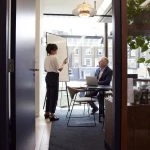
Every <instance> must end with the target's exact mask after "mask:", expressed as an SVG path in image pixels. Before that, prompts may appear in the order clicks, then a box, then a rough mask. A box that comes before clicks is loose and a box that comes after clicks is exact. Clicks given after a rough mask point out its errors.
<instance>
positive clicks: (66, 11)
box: [42, 0, 112, 22]
mask: <svg viewBox="0 0 150 150" xmlns="http://www.w3.org/2000/svg"><path fill="white" fill-rule="evenodd" d="M83 2H84V0H42V12H43V14H47V15H50V16H52V15H56V14H59V16H61V15H62V16H69V15H72V10H73V9H75V8H76V7H77V5H78V4H81V3H83ZM86 2H87V3H89V4H91V5H92V7H94V0H86ZM96 10H97V14H96V15H97V16H99V21H98V22H111V21H112V17H110V16H109V17H103V16H100V15H112V5H111V0H96Z"/></svg>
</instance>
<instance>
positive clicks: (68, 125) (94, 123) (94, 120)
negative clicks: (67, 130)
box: [67, 101, 96, 127]
mask: <svg viewBox="0 0 150 150" xmlns="http://www.w3.org/2000/svg"><path fill="white" fill-rule="evenodd" d="M74 103H75V101H73V104H72V108H71V110H70V114H69V117H68V121H67V127H95V126H96V119H95V114H94V115H93V125H90V126H85V125H84V126H82V125H70V124H69V122H70V119H71V115H72V112H73V108H74ZM84 113H85V104H84ZM73 118H81V117H73Z"/></svg>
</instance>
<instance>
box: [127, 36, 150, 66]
mask: <svg viewBox="0 0 150 150" xmlns="http://www.w3.org/2000/svg"><path fill="white" fill-rule="evenodd" d="M127 43H128V46H129V48H130V50H137V49H139V50H140V51H141V53H144V52H148V53H147V55H145V57H144V56H142V57H139V58H138V60H137V63H144V64H145V65H148V64H150V59H146V58H150V56H148V55H150V36H136V37H133V36H128V39H127Z"/></svg>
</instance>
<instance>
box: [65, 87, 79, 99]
mask: <svg viewBox="0 0 150 150" xmlns="http://www.w3.org/2000/svg"><path fill="white" fill-rule="evenodd" d="M67 88H68V91H69V94H70V97H71V99H73V98H74V96H75V94H77V93H78V92H79V91H78V90H76V89H75V88H72V87H70V86H68V87H67Z"/></svg>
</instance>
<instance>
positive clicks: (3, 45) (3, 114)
mask: <svg viewBox="0 0 150 150" xmlns="http://www.w3.org/2000/svg"><path fill="white" fill-rule="evenodd" d="M8 12H9V10H8V0H1V1H0V70H1V71H0V72H1V73H0V122H1V125H0V149H3V150H8V149H9V148H8V145H9V133H8V131H9V121H8V120H9V113H8V109H9V104H8V90H7V89H8V51H9V47H8V45H9V38H8V33H9V17H8Z"/></svg>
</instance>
